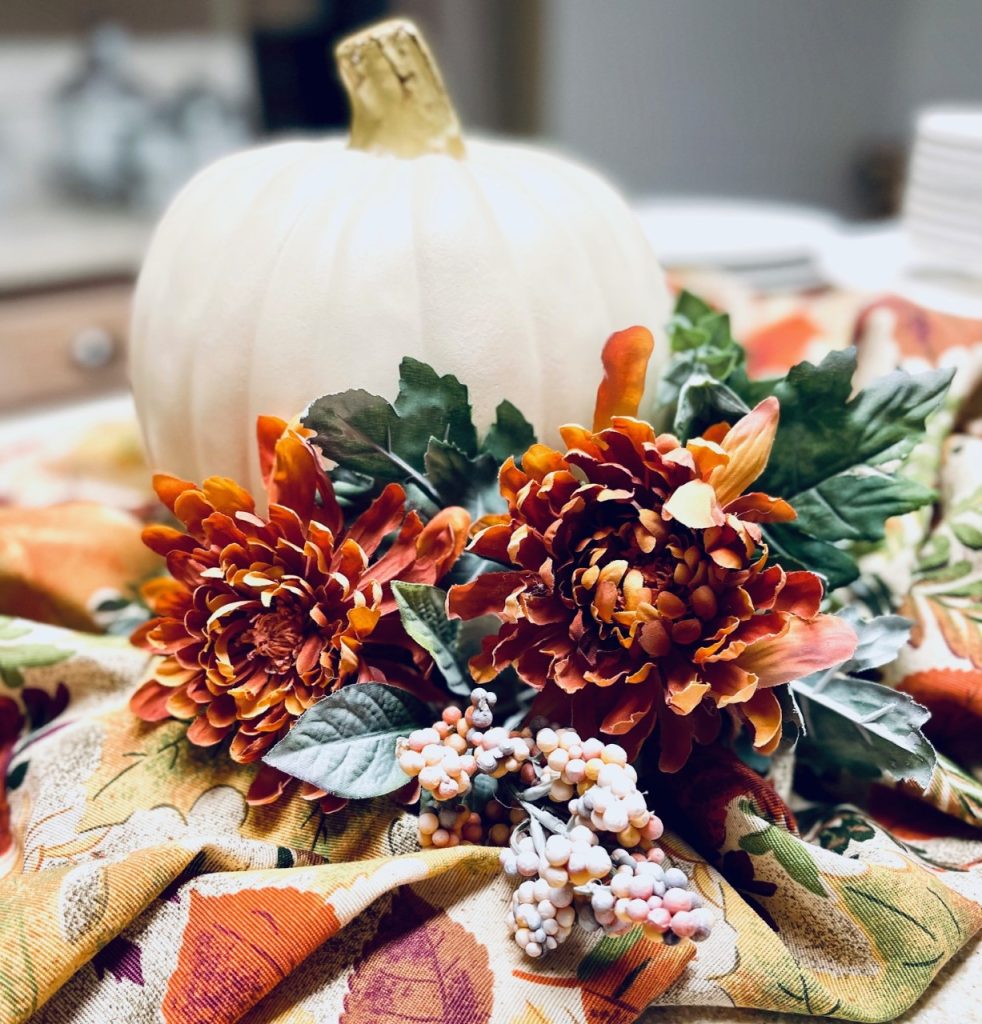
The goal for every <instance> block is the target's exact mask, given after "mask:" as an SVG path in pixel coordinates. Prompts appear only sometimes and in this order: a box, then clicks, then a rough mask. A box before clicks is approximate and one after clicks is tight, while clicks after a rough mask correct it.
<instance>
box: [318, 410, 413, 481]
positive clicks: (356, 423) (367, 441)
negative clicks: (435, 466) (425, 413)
mask: <svg viewBox="0 0 982 1024" xmlns="http://www.w3.org/2000/svg"><path fill="white" fill-rule="evenodd" d="M397 423H398V416H397V415H396V412H395V410H394V409H393V408H392V406H391V405H389V403H388V402H387V401H386V400H385V399H384V398H380V397H379V396H378V395H372V394H369V393H368V392H367V391H361V390H355V391H344V392H342V393H341V394H337V395H325V396H324V397H323V398H318V399H317V401H315V402H313V403H311V405H310V406H309V407H308V409H307V411H306V413H305V414H304V417H303V425H304V426H305V427H308V428H310V429H311V430H314V431H316V436H315V437H314V439H313V441H314V444H316V445H317V447H318V448H320V449H321V451H322V452H323V453H324V454H325V456H327V458H329V459H331V460H332V461H333V462H337V463H338V464H339V465H340V466H342V467H343V468H344V469H346V470H348V471H350V472H353V473H362V474H364V475H365V476H369V477H372V478H373V479H374V480H376V481H379V482H382V483H389V482H392V481H395V480H401V479H403V478H404V477H405V476H406V469H407V467H406V465H405V463H404V461H403V460H402V459H401V458H399V457H398V456H396V455H395V453H394V452H393V450H392V442H393V434H394V431H395V428H396V425H397ZM427 436H429V435H427Z"/></svg>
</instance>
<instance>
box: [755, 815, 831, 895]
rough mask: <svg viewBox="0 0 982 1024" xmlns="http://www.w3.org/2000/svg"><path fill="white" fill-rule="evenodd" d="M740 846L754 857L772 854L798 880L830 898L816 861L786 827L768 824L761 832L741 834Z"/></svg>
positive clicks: (817, 893) (816, 893)
mask: <svg viewBox="0 0 982 1024" xmlns="http://www.w3.org/2000/svg"><path fill="white" fill-rule="evenodd" d="M740 848H741V849H742V850H746V851H747V853H749V854H751V855H752V856H754V857H763V856H765V855H766V854H768V853H773V854H774V857H775V858H776V860H777V862H778V863H779V864H780V865H781V867H783V868H784V870H785V871H786V872H787V873H788V874H789V875H790V876H791V878H793V879H794V880H795V881H796V882H798V883H799V884H801V885H803V886H804V887H805V888H806V889H807V890H808V891H809V892H813V893H814V894H815V895H816V896H821V897H823V898H828V895H829V894H828V893H827V892H826V891H825V886H824V885H822V879H821V877H820V876H819V874H818V868H817V867H816V866H815V860H814V858H813V857H812V856H811V854H810V853H809V852H808V847H807V846H806V845H805V843H804V842H802V840H800V839H798V838H797V837H796V836H793V835H792V834H791V833H790V832H789V831H788V830H787V829H786V828H781V827H779V826H777V825H767V826H766V827H765V828H763V829H761V830H760V831H759V832H752V833H751V834H750V835H746V836H741V837H740Z"/></svg>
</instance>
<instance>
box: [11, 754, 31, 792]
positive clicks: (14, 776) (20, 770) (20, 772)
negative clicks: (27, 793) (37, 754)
mask: <svg viewBox="0 0 982 1024" xmlns="http://www.w3.org/2000/svg"><path fill="white" fill-rule="evenodd" d="M29 765H30V761H21V763H20V764H18V765H14V767H13V768H11V769H10V772H9V773H8V775H7V792H8V793H13V791H14V790H15V789H19V788H20V787H21V785H22V784H23V782H24V779H25V778H26V777H27V768H28V766H29Z"/></svg>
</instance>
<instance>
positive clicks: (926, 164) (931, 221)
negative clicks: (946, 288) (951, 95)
mask: <svg viewBox="0 0 982 1024" xmlns="http://www.w3.org/2000/svg"><path fill="white" fill-rule="evenodd" d="M916 133H917V134H916V139H915V142H914V153H913V157H912V159H911V168H910V180H909V181H908V183H907V193H906V196H905V199H904V226H905V227H906V229H907V231H908V233H909V235H910V238H911V241H912V242H913V243H914V245H915V247H916V248H917V249H918V250H920V251H922V252H924V253H925V254H927V255H929V256H931V258H932V259H934V260H936V261H938V262H939V263H941V264H943V265H944V266H947V267H949V268H951V269H956V270H958V271H959V272H961V273H963V274H968V275H971V276H974V277H977V278H978V277H982V107H979V106H975V107H967V106H966V107H936V108H932V109H928V110H925V111H923V112H922V113H921V114H920V116H919V117H918V119H917V129H916Z"/></svg>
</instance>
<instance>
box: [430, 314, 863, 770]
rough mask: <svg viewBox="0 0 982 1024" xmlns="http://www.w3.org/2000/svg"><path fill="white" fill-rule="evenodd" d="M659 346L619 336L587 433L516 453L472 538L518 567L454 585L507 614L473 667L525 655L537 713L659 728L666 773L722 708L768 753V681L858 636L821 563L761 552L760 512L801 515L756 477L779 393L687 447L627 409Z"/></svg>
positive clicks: (772, 732) (776, 733) (481, 608)
mask: <svg viewBox="0 0 982 1024" xmlns="http://www.w3.org/2000/svg"><path fill="white" fill-rule="evenodd" d="M650 351H651V344H650V335H648V333H647V332H646V331H643V330H642V329H640V328H634V329H632V330H631V331H626V332H622V333H621V334H619V335H614V336H613V337H612V338H611V340H610V341H609V342H608V344H607V348H606V349H605V353H604V366H605V370H606V377H605V380H604V382H603V384H602V385H601V388H600V391H599V393H598V404H597V421H596V422H595V424H594V429H593V430H587V429H585V428H583V427H578V426H567V427H564V428H562V430H561V434H562V438H563V441H564V442H565V449H566V450H565V451H556V450H554V449H552V448H549V447H547V446H545V445H541V444H537V445H533V446H532V447H531V448H530V449H529V450H528V451H527V452H526V453H525V454H524V455H523V456H522V459H521V466H520V467H519V466H518V465H517V464H516V463H515V461H514V460H511V459H510V460H509V461H508V462H506V463H505V465H504V466H503V467H502V469H501V473H500V476H499V483H500V488H501V493H502V495H503V496H504V497H505V499H506V500H507V502H508V514H507V515H505V516H501V517H497V518H493V519H486V520H484V521H482V523H481V524H479V526H480V529H479V530H478V531H477V533H476V535H475V537H474V540H473V542H472V544H471V549H470V550H472V551H473V552H474V553H475V554H478V555H481V556H483V557H484V558H488V559H491V560H493V561H496V562H499V563H502V564H504V565H506V566H509V567H510V569H509V571H504V572H499V573H489V574H486V575H484V576H481V577H479V578H478V579H476V580H475V581H474V582H472V583H469V584H466V585H463V586H458V587H454V588H453V589H452V590H451V593H450V597H449V608H450V611H451V614H453V615H455V616H457V617H460V618H464V619H471V618H475V617H477V616H480V615H485V614H489V613H492V614H495V615H497V616H498V618H499V619H500V620H501V621H502V623H503V625H502V626H501V627H500V629H499V631H498V633H497V634H496V635H494V636H491V637H487V638H485V641H484V647H483V651H482V653H480V654H479V655H478V656H477V657H476V658H474V659H473V660H472V663H471V671H472V674H473V675H474V677H475V678H476V679H478V680H481V681H488V680H490V679H493V678H494V676H495V675H497V674H498V673H499V672H501V671H502V669H504V668H506V667H508V666H514V668H515V669H516V670H517V671H518V673H519V675H520V676H521V677H522V678H523V679H524V680H526V681H527V682H529V683H530V684H531V685H533V686H535V687H536V688H537V689H539V690H540V691H541V694H540V697H539V698H538V699H537V701H536V709H537V710H539V711H541V712H543V713H545V714H547V715H549V716H550V717H553V718H556V719H558V720H561V721H564V720H572V722H573V723H574V724H575V725H577V727H578V728H580V729H581V731H582V734H583V735H592V734H593V733H594V732H595V731H596V730H599V731H600V732H603V733H606V734H609V735H613V736H617V737H620V742H621V743H622V744H623V745H624V746H626V747H627V748H628V749H629V751H630V752H631V753H632V754H633V753H634V752H636V751H637V749H638V748H639V746H640V744H641V742H642V741H643V740H644V739H645V737H647V736H648V735H649V734H651V732H652V730H653V729H654V728H655V726H656V724H657V725H658V726H659V728H658V736H659V745H660V750H661V766H662V768H663V769H665V770H669V771H673V770H676V769H677V768H679V767H680V766H681V765H682V764H683V763H684V762H685V760H686V758H687V757H688V755H689V752H690V750H691V746H692V742H693V739H694V738H695V739H697V740H699V741H700V742H709V741H711V740H712V739H713V738H714V737H715V736H716V735H717V733H718V732H719V728H720V722H721V712H723V711H724V710H726V711H727V712H729V713H733V714H735V715H737V716H738V717H739V718H740V719H742V720H745V721H746V722H748V723H749V724H750V726H751V727H752V729H753V731H754V745H755V747H756V748H757V749H758V750H760V751H762V752H771V751H773V749H774V748H775V747H776V745H777V743H778V741H779V740H780V734H781V706H780V703H779V702H778V699H777V696H776V695H775V692H774V689H773V688H774V687H775V686H777V685H779V684H781V683H787V682H789V681H791V680H792V679H796V678H798V677H800V676H803V675H806V674H807V673H809V672H813V671H817V670H819V669H822V668H825V667H828V666H830V665H833V664H836V663H838V662H840V661H843V660H844V659H845V658H848V657H849V656H850V654H851V653H852V651H853V650H854V648H855V646H856V636H855V634H854V633H853V631H852V629H851V628H850V627H849V626H848V625H847V624H846V623H844V622H842V621H841V620H840V619H837V618H835V617H833V616H830V615H822V614H820V613H819V603H820V601H821V598H822V584H821V581H820V580H819V578H818V577H817V576H815V575H814V574H813V573H810V572H785V571H784V570H783V569H782V568H780V567H779V566H776V565H768V553H767V549H766V546H765V545H763V543H762V535H761V529H760V525H759V524H760V523H767V522H771V523H773V522H781V521H786V520H790V519H793V518H794V516H795V513H794V510H793V509H792V508H791V506H790V505H788V503H787V502H785V501H782V500H781V499H780V498H773V497H770V496H769V495H766V494H763V493H760V492H753V491H751V492H749V493H748V492H747V488H748V487H749V486H750V485H751V484H752V483H753V482H754V480H756V479H757V477H758V476H760V474H761V472H762V471H763V470H764V467H765V466H766V465H767V460H768V457H769V454H770V450H771V445H772V443H773V441H774V436H775V433H776V431H777V423H778V413H779V409H778V402H777V400H776V399H775V398H768V399H765V400H764V401H763V402H761V403H760V404H759V405H758V406H757V407H756V408H755V409H754V410H753V411H752V412H750V413H748V414H747V415H746V416H744V417H743V419H741V420H740V421H739V422H737V423H735V424H734V425H733V426H732V427H730V426H727V425H725V424H721V425H718V426H716V427H713V428H711V429H710V430H708V431H707V432H706V433H705V435H704V436H703V437H699V438H695V439H693V440H690V441H689V442H688V443H687V444H684V445H683V444H680V442H679V441H678V439H677V438H675V437H673V436H672V435H670V434H661V435H656V434H655V432H654V430H653V429H652V427H651V426H650V425H649V424H648V423H645V422H643V421H641V420H639V419H635V418H633V416H630V415H620V414H619V413H623V412H624V411H625V410H626V409H627V410H629V411H632V412H634V411H636V409H637V402H638V399H639V397H640V388H639V387H638V381H639V380H643V367H644V365H645V364H646V362H647V359H648V355H649V354H650ZM639 367H640V368H641V369H640V370H639Z"/></svg>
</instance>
